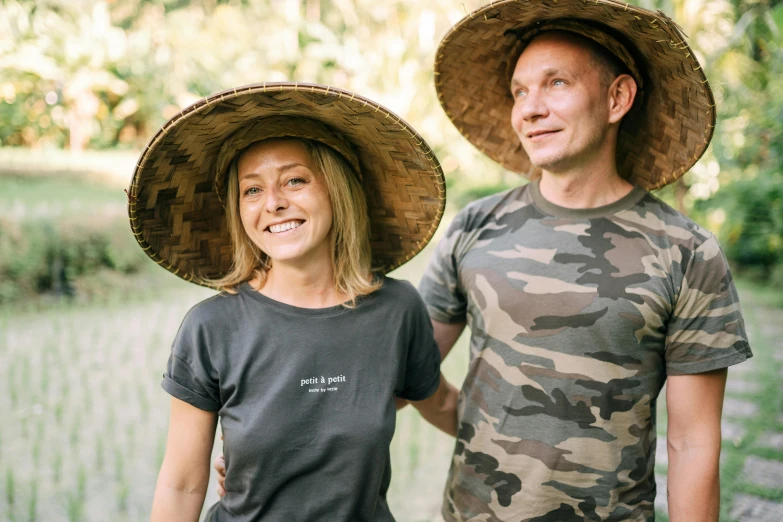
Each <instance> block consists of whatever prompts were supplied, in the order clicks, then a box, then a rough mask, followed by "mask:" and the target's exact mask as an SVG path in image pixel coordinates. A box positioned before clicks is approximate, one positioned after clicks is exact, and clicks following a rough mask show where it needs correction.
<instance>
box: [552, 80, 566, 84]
mask: <svg viewBox="0 0 783 522" xmlns="http://www.w3.org/2000/svg"><path fill="white" fill-rule="evenodd" d="M552 85H565V82H564V81H563V80H555V81H553V82H552Z"/></svg>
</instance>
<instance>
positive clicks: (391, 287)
mask: <svg viewBox="0 0 783 522" xmlns="http://www.w3.org/2000/svg"><path fill="white" fill-rule="evenodd" d="M378 297H381V298H383V299H388V300H390V301H394V302H395V303H397V304H399V305H401V306H405V307H417V306H420V305H422V299H421V296H420V295H419V291H418V290H416V287H415V286H413V284H412V283H411V282H410V281H407V280H405V279H394V278H393V277H389V276H383V286H381V288H380V290H378Z"/></svg>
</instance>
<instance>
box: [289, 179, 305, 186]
mask: <svg viewBox="0 0 783 522" xmlns="http://www.w3.org/2000/svg"><path fill="white" fill-rule="evenodd" d="M303 183H305V180H304V179H302V178H291V179H289V180H288V184H289V185H291V186H292V187H296V186H298V185H302V184H303Z"/></svg>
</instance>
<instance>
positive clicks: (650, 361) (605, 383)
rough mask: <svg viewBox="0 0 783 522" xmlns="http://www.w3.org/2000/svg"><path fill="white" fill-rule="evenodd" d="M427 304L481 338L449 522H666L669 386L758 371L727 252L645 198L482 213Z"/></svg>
mask: <svg viewBox="0 0 783 522" xmlns="http://www.w3.org/2000/svg"><path fill="white" fill-rule="evenodd" d="M420 291H421V293H422V296H423V297H424V300H425V302H426V303H427V306H428V309H429V313H430V316H431V317H432V318H433V319H435V320H436V321H440V322H443V323H456V322H464V321H467V324H468V326H469V327H470V329H471V340H470V367H469V371H468V375H467V378H466V380H465V384H464V386H463V388H462V391H461V394H460V403H459V404H460V406H459V434H458V437H457V444H456V447H455V450H454V456H453V459H452V463H451V469H450V472H449V479H448V482H447V484H446V491H445V496H444V503H443V509H442V513H443V516H444V518H445V519H446V520H447V521H449V522H451V521H463V520H481V521H484V522H491V521H504V522H506V521H509V522H510V521H514V522H519V521H558V522H560V521H571V520H579V521H582V520H604V521H609V520H612V521H620V520H622V521H628V520H633V521H651V520H654V511H653V500H654V497H655V481H654V474H653V467H654V462H655V422H656V420H655V405H656V400H657V398H658V394H659V392H660V390H661V387H662V386H663V384H664V380H665V379H666V376H667V375H681V374H692V373H699V372H705V371H709V370H714V369H718V368H723V367H726V366H729V365H732V364H735V363H738V362H741V361H743V360H745V359H747V358H748V357H751V352H750V348H749V346H748V342H747V337H746V334H745V327H744V323H743V320H742V316H741V312H740V307H739V301H738V298H737V293H736V290H735V288H734V284H733V283H732V278H731V274H730V272H729V269H728V266H727V263H726V259H725V257H724V255H723V252H722V251H721V249H720V246H719V245H718V242H717V241H716V239H715V238H714V237H713V236H712V235H711V234H710V233H709V232H708V231H706V230H705V229H703V228H702V227H700V226H698V225H697V224H695V223H694V222H693V221H691V220H689V219H687V218H686V217H684V216H683V215H681V214H679V213H678V212H676V211H674V210H673V209H671V208H670V207H668V206H667V205H666V204H664V203H663V202H661V201H660V200H659V199H657V198H655V197H654V196H652V195H651V194H649V193H647V192H646V191H644V190H642V189H639V188H635V189H634V190H632V191H631V192H630V193H629V194H628V195H627V196H625V197H623V198H622V199H620V200H619V201H617V202H615V203H613V204H611V205H608V206H605V207H601V208H596V209H567V208H563V207H559V206H556V205H554V204H552V203H550V202H549V201H547V200H545V199H544V198H543V197H542V196H541V194H540V192H539V191H538V185H537V184H536V183H531V184H528V185H525V186H523V187H519V188H516V189H513V190H511V191H508V192H504V193H501V194H497V195H494V196H491V197H488V198H484V199H481V200H479V201H476V202H474V203H473V204H471V205H469V206H468V207H467V208H465V209H464V210H463V211H462V212H460V213H459V215H458V216H457V217H456V218H455V219H454V221H453V222H452V224H451V226H450V227H449V229H448V232H447V233H446V236H445V237H444V238H443V239H442V240H441V242H440V244H439V245H438V248H437V251H436V254H435V256H434V258H433V260H432V262H431V264H430V266H429V268H428V270H427V272H426V274H425V276H424V279H423V280H422V283H421V288H420ZM474 517H475V518H474Z"/></svg>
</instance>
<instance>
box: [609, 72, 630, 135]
mask: <svg viewBox="0 0 783 522" xmlns="http://www.w3.org/2000/svg"><path fill="white" fill-rule="evenodd" d="M636 89H637V87H636V80H634V79H633V77H632V76H631V75H630V74H621V75H620V76H618V77H617V78H615V79H614V81H613V82H612V84H611V85H610V86H609V123H618V122H619V121H620V120H622V119H623V116H625V115H626V114H628V111H630V110H631V107H632V106H633V101H634V100H635V99H636Z"/></svg>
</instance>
